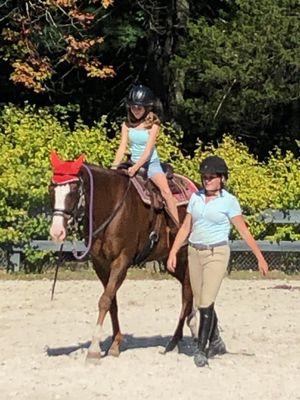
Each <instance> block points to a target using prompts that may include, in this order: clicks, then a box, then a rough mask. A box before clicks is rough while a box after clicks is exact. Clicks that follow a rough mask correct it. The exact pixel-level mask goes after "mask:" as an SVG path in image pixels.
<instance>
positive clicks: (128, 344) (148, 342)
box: [45, 334, 194, 357]
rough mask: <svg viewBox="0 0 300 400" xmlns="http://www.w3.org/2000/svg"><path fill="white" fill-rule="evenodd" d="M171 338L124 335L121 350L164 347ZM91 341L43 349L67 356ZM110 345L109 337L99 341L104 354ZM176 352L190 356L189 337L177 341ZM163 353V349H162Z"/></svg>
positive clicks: (51, 353) (83, 348) (54, 354)
mask: <svg viewBox="0 0 300 400" xmlns="http://www.w3.org/2000/svg"><path fill="white" fill-rule="evenodd" d="M170 340H171V336H161V335H156V336H150V337H135V336H133V335H127V334H125V335H124V340H123V342H122V345H121V348H120V350H121V352H124V351H127V350H132V349H147V348H149V347H163V348H165V347H166V346H167V344H168V342H169V341H170ZM90 344H91V342H90V341H88V342H85V343H79V344H78V345H74V346H67V347H55V348H50V347H46V349H45V351H46V354H47V355H48V356H49V357H57V356H67V355H70V354H72V353H74V352H77V351H80V350H81V351H84V350H85V349H88V347H89V346H90ZM110 345H111V338H106V339H105V340H104V341H103V342H101V346H100V347H101V351H103V352H104V353H105V354H106V353H107V352H108V350H109V347H110ZM178 352H179V353H182V354H185V355H187V356H192V355H193V352H194V343H193V339H192V338H191V337H187V336H184V338H183V339H182V340H180V341H179V343H178ZM162 353H163V351H162Z"/></svg>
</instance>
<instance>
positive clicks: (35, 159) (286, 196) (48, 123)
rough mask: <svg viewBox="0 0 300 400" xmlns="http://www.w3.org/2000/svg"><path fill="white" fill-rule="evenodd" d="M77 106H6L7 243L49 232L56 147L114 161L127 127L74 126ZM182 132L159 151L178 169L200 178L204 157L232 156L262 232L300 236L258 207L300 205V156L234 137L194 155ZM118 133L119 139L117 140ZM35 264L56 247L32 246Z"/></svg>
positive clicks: (1, 140)
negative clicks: (264, 155) (262, 152)
mask: <svg viewBox="0 0 300 400" xmlns="http://www.w3.org/2000/svg"><path fill="white" fill-rule="evenodd" d="M70 111H72V112H74V111H75V112H76V109H75V110H74V108H73V107H72V106H69V107H67V108H66V109H64V108H62V107H56V108H55V110H54V112H53V111H52V112H50V110H49V109H46V108H40V109H36V108H33V107H30V106H26V107H25V108H24V109H20V108H17V107H15V106H6V107H4V108H3V110H2V113H1V114H0V243H29V241H30V240H33V239H47V238H48V231H49V224H50V218H49V216H47V215H48V214H47V212H46V211H47V210H49V199H48V184H49V182H50V178H51V167H50V161H49V154H50V151H51V150H52V149H56V150H57V151H58V153H59V154H60V156H61V157H62V158H64V159H74V158H76V157H77V156H78V155H79V154H81V153H84V154H85V155H86V160H87V162H89V163H95V164H101V165H103V166H104V167H108V166H110V164H111V163H112V161H113V159H114V155H115V152H116V149H117V146H118V142H119V132H120V130H119V126H118V125H116V124H108V123H107V120H106V117H105V116H103V117H102V118H101V120H100V121H99V122H98V123H96V124H94V125H93V126H92V127H90V128H89V127H87V126H86V125H85V124H84V123H83V122H82V121H81V120H80V119H78V120H77V122H76V124H75V127H74V129H73V130H71V129H70V128H69V125H68V123H67V119H68V118H67V116H68V112H70ZM182 135H183V134H182V132H178V131H176V130H175V129H174V127H172V125H166V126H164V127H163V128H162V130H161V134H160V135H159V137H158V152H159V154H160V157H161V160H162V161H169V162H171V163H172V164H173V166H174V169H175V171H176V172H178V173H181V174H183V175H187V176H189V177H190V178H191V179H193V180H194V181H198V182H199V174H198V166H199V162H200V161H201V160H202V159H203V158H204V157H206V156H207V155H208V154H217V155H220V156H222V157H224V158H225V159H226V161H227V163H228V166H229V168H230V179H229V183H228V185H229V190H230V191H231V192H233V193H234V194H236V195H237V197H238V198H239V200H240V203H241V206H242V208H243V210H244V213H245V215H246V217H247V220H248V222H249V225H250V229H251V231H252V233H253V234H254V235H255V237H256V238H264V237H266V238H271V239H274V240H283V239H285V240H289V239H290V240H296V239H298V240H299V239H300V234H299V233H297V232H298V231H297V230H296V228H295V227H292V226H285V227H281V228H279V227H276V226H273V225H270V226H266V225H265V224H262V223H260V222H258V218H257V216H258V214H259V212H260V211H262V210H265V209H267V208H274V209H283V210H284V209H300V174H299V171H300V161H299V159H296V158H295V157H294V156H293V154H292V153H289V152H288V153H286V154H285V155H283V154H282V153H281V152H280V150H279V149H275V150H274V152H273V153H272V154H270V157H269V160H268V161H267V162H265V163H261V162H259V161H257V159H256V158H255V157H254V156H253V155H251V154H250V152H249V149H248V148H247V147H246V146H245V145H244V144H242V143H240V142H238V141H236V140H235V139H234V138H233V137H231V136H224V137H223V140H222V141H221V142H220V143H219V144H218V145H217V146H215V145H206V146H204V145H203V144H202V143H198V147H197V149H196V151H195V154H194V156H193V157H189V156H184V155H183V153H182V152H181V150H180V142H181V140H182ZM110 137H113V139H110ZM25 255H26V260H27V261H26V262H27V264H26V265H27V266H28V270H32V269H34V268H37V270H38V269H39V268H40V265H41V263H42V262H43V260H48V259H49V253H46V252H43V253H42V252H34V251H33V250H32V249H30V248H27V249H26V254H25Z"/></svg>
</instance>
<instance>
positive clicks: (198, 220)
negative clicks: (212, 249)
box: [187, 189, 242, 245]
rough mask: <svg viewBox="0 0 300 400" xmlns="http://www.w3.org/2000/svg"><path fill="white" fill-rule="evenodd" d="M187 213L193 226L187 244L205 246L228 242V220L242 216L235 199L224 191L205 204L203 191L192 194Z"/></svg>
mask: <svg viewBox="0 0 300 400" xmlns="http://www.w3.org/2000/svg"><path fill="white" fill-rule="evenodd" d="M187 212H188V213H189V214H191V216H192V224H193V225H192V231H191V233H190V236H189V242H190V243H193V244H196V243H198V244H206V245H208V244H214V243H218V242H222V241H224V240H226V241H228V238H229V233H230V228H231V224H230V219H231V218H233V217H236V216H237V215H242V211H241V207H240V204H239V202H238V200H237V198H236V197H235V196H233V195H232V194H230V193H228V192H227V191H226V190H224V189H222V191H221V194H220V195H219V196H218V197H216V198H215V199H213V200H211V201H209V202H208V203H207V204H205V194H204V190H203V189H202V190H199V192H197V193H193V194H192V196H191V198H190V201H189V204H188V206H187Z"/></svg>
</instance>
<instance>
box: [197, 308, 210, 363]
mask: <svg viewBox="0 0 300 400" xmlns="http://www.w3.org/2000/svg"><path fill="white" fill-rule="evenodd" d="M213 319H214V303H213V304H211V305H210V306H209V307H205V308H204V307H201V308H200V326H199V334H198V345H197V350H196V351H195V354H194V363H195V364H196V365H197V367H204V366H205V365H207V364H208V360H207V356H206V353H205V348H206V345H207V342H208V339H209V338H210V336H211V331H212V327H213Z"/></svg>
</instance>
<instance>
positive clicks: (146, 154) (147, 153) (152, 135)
mask: <svg viewBox="0 0 300 400" xmlns="http://www.w3.org/2000/svg"><path fill="white" fill-rule="evenodd" d="M158 133H159V126H158V125H156V124H153V126H152V128H151V129H150V130H149V139H148V142H147V144H146V147H145V150H144V151H143V153H142V155H141V157H140V158H139V159H138V161H137V162H136V163H135V164H134V165H133V166H132V167H131V168H129V170H128V172H129V175H130V176H133V175H134V174H135V173H136V172H137V171H138V170H139V169H140V168H141V166H142V165H144V164H145V162H147V161H148V160H149V159H150V157H151V153H152V151H153V148H154V146H155V142H156V138H157V135H158Z"/></svg>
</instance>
